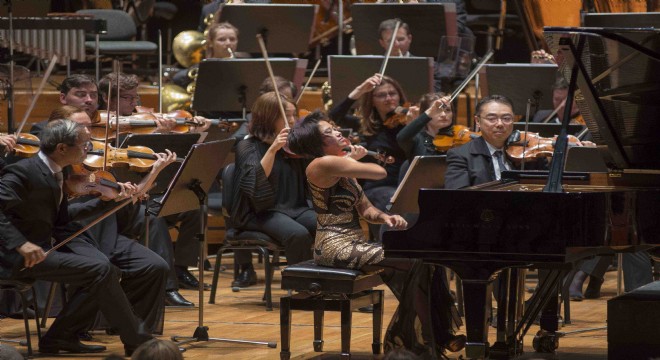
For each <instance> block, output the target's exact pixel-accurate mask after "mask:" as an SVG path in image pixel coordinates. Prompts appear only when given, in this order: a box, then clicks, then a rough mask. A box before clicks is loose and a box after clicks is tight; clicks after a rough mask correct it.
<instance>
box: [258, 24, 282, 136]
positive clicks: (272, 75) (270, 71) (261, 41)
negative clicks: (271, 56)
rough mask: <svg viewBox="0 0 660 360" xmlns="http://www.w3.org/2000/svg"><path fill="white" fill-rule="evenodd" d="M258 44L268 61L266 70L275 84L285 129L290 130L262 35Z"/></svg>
mask: <svg viewBox="0 0 660 360" xmlns="http://www.w3.org/2000/svg"><path fill="white" fill-rule="evenodd" d="M257 42H258V43H259V47H260V48H261V55H262V56H263V57H264V60H266V68H267V69H268V76H269V77H270V81H272V82H273V88H274V89H275V96H277V104H278V105H279V107H280V113H281V115H282V119H284V127H285V128H286V129H289V128H290V126H289V121H288V119H287V118H286V111H284V104H283V103H282V97H281V96H280V90H279V89H278V88H277V82H276V81H275V75H274V74H273V68H272V67H271V66H270V61H269V60H268V53H267V52H266V44H264V38H263V37H262V36H261V34H257Z"/></svg>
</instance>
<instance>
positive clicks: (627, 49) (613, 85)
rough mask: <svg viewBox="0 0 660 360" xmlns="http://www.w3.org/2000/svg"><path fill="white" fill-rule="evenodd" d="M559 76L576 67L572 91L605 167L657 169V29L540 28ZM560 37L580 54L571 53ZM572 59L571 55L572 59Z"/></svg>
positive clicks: (659, 93)
mask: <svg viewBox="0 0 660 360" xmlns="http://www.w3.org/2000/svg"><path fill="white" fill-rule="evenodd" d="M544 31H545V37H546V41H547V43H548V45H549V46H550V47H551V50H552V53H553V54H557V55H558V56H557V59H558V61H560V62H561V61H562V60H564V61H565V62H566V64H567V65H569V66H563V67H562V66H560V71H562V70H563V71H562V73H563V75H564V77H565V78H566V79H567V80H570V70H571V68H572V66H573V64H575V63H576V62H577V63H578V64H579V66H581V69H580V71H579V75H578V79H577V85H578V89H579V92H576V96H575V98H576V102H577V104H578V107H579V108H580V112H581V113H582V115H583V117H584V119H585V121H586V123H587V126H588V127H589V130H590V132H591V133H592V134H593V138H594V142H596V143H597V144H598V145H606V146H607V148H606V149H604V150H605V152H606V154H607V157H609V158H610V162H609V163H608V166H609V167H610V168H618V169H627V168H636V169H660V29H653V28H644V29H631V28H626V29H623V28H559V27H546V28H545V29H544ZM566 38H568V39H570V40H571V41H572V44H573V45H575V47H574V48H577V44H578V43H579V42H580V41H584V42H585V46H584V51H583V52H582V53H581V54H573V53H572V52H571V50H570V46H569V45H568V43H567V41H566V40H565V39H566ZM576 55H577V56H576Z"/></svg>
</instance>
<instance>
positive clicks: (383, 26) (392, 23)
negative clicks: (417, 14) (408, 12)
mask: <svg viewBox="0 0 660 360" xmlns="http://www.w3.org/2000/svg"><path fill="white" fill-rule="evenodd" d="M397 21H401V19H399V18H395V19H387V20H384V21H383V22H381V23H380V25H379V26H378V38H379V39H382V38H383V33H384V32H385V31H387V30H391V31H394V28H395V27H396V22H397ZM399 29H406V34H408V35H410V27H408V24H406V23H404V22H403V21H401V24H399ZM393 36H396V34H393Z"/></svg>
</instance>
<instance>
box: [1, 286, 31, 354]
mask: <svg viewBox="0 0 660 360" xmlns="http://www.w3.org/2000/svg"><path fill="white" fill-rule="evenodd" d="M32 284H33V282H32V281H29V282H28V281H19V280H8V279H0V291H15V292H17V293H18V295H19V296H20V297H21V308H22V309H23V321H24V322H25V340H6V339H0V341H3V342H13V343H18V344H20V345H22V346H27V348H28V357H32V356H33V353H32V340H31V336H30V325H29V320H30V319H29V316H28V306H29V304H28V301H27V293H28V292H30V291H31V292H32V306H33V307H34V314H35V316H34V318H35V320H36V324H37V338H38V339H39V340H41V329H40V328H39V308H38V307H37V294H36V292H35V291H34V287H32Z"/></svg>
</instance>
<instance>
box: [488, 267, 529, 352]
mask: <svg viewBox="0 0 660 360" xmlns="http://www.w3.org/2000/svg"><path fill="white" fill-rule="evenodd" d="M524 273H525V270H524V269H517V268H509V269H505V270H503V271H502V272H501V273H500V276H499V281H498V282H497V283H498V284H499V287H500V288H499V291H498V293H499V296H498V302H497V340H496V342H495V344H493V346H492V347H491V348H490V358H492V359H509V358H512V357H514V356H516V355H519V354H521V353H522V341H518V340H517V337H516V333H515V328H516V325H517V324H518V323H519V321H520V315H521V313H520V309H521V306H522V305H521V303H522V302H523V301H524V293H523V292H522V291H523V290H524V282H521V277H522V278H524Z"/></svg>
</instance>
